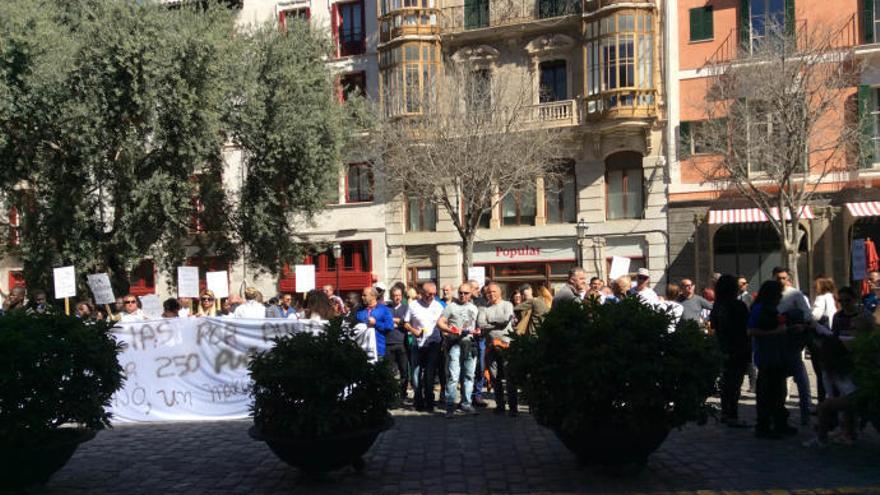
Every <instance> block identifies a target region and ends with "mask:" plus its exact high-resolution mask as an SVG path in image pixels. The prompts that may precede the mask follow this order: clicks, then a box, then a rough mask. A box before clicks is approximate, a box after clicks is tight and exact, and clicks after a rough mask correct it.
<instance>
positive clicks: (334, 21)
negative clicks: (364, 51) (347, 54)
mask: <svg viewBox="0 0 880 495" xmlns="http://www.w3.org/2000/svg"><path fill="white" fill-rule="evenodd" d="M341 23H342V21H341V18H340V16H339V8H338V5H336V4H335V3H334V4H332V5H331V6H330V28H331V29H332V30H333V44H334V45H336V58H339V56H340V53H341V51H340V47H339V26H340V24H341Z"/></svg>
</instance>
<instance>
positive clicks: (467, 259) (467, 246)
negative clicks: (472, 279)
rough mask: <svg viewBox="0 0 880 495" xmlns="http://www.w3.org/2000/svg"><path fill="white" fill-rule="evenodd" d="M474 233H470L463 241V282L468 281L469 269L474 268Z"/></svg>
mask: <svg viewBox="0 0 880 495" xmlns="http://www.w3.org/2000/svg"><path fill="white" fill-rule="evenodd" d="M474 235H475V232H474V233H470V234H468V235H466V236H464V237H462V239H461V254H462V263H461V269H462V280H467V279H468V269H469V268H470V267H471V266H472V264H473V260H474Z"/></svg>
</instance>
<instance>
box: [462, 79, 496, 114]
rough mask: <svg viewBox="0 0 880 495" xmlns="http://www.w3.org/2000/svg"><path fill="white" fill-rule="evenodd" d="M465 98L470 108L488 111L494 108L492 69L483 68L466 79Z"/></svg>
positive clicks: (478, 111)
mask: <svg viewBox="0 0 880 495" xmlns="http://www.w3.org/2000/svg"><path fill="white" fill-rule="evenodd" d="M466 84H467V88H466V91H465V98H466V99H467V101H466V102H465V103H466V104H467V107H468V110H470V111H471V112H475V113H481V112H488V111H489V110H490V109H491V108H492V71H490V70H488V69H482V70H477V71H474V72H472V73H471V74H470V76H469V77H468V78H467V81H466Z"/></svg>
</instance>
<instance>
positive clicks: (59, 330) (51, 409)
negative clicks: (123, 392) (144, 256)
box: [0, 312, 123, 488]
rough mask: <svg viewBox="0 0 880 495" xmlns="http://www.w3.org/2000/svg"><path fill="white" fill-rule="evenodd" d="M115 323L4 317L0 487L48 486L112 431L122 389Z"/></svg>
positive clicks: (0, 334)
mask: <svg viewBox="0 0 880 495" xmlns="http://www.w3.org/2000/svg"><path fill="white" fill-rule="evenodd" d="M110 327H111V325H109V324H106V323H103V322H93V323H87V322H84V321H83V320H80V319H78V318H74V317H70V316H64V315H27V314H25V313H24V312H13V313H11V314H8V315H5V316H0V488H22V487H25V486H29V485H34V484H40V483H45V482H46V481H48V479H49V477H50V476H52V474H54V473H55V472H56V471H58V470H59V469H61V468H62V467H63V466H64V464H66V463H67V461H68V460H69V459H70V457H71V456H72V455H73V453H74V452H75V451H76V449H77V447H78V446H79V444H80V443H82V442H85V441H88V440H91V439H92V438H94V436H95V433H96V432H97V431H98V430H100V429H102V428H104V427H109V426H110V413H108V412H107V409H106V408H107V406H109V405H110V398H111V396H112V395H113V393H114V392H116V390H118V389H119V388H120V387H121V386H122V382H123V374H122V367H121V366H120V365H119V362H118V361H117V354H118V353H119V352H120V351H121V349H122V348H121V344H119V343H117V342H116V340H115V338H114V337H113V335H112V333H111V332H110Z"/></svg>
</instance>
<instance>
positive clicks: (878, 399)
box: [853, 328, 880, 429]
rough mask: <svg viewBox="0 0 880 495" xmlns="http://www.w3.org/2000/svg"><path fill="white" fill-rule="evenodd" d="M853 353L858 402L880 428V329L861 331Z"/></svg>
mask: <svg viewBox="0 0 880 495" xmlns="http://www.w3.org/2000/svg"><path fill="white" fill-rule="evenodd" d="M853 353H854V354H853V360H854V364H855V366H854V370H853V373H854V378H855V383H856V387H858V388H857V390H856V395H855V399H856V403H857V405H858V407H859V410H860V411H861V412H862V415H863V416H864V417H865V418H866V419H868V420H871V421H873V422H874V426H875V427H876V428H878V429H880V329H877V328H874V329H872V330H871V331H868V332H861V333H859V334H858V336H857V337H856V340H855V346H854V348H853Z"/></svg>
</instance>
